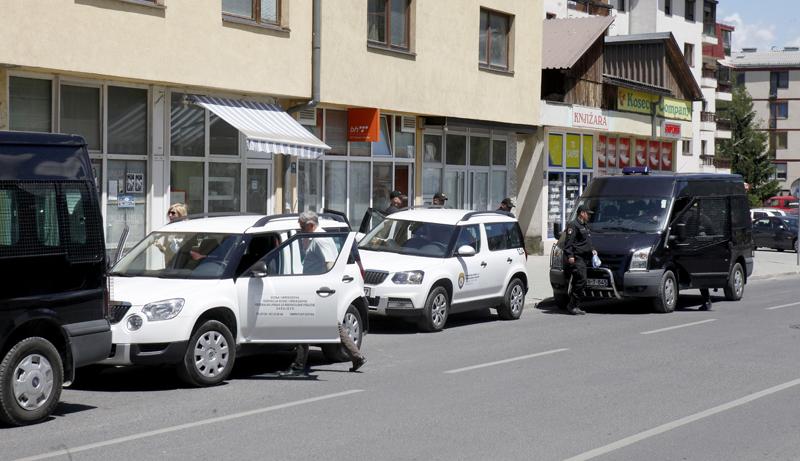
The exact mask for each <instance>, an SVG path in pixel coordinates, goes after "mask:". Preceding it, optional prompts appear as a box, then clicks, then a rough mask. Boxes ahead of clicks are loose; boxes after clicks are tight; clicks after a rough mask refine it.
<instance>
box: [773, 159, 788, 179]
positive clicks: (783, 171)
mask: <svg viewBox="0 0 800 461" xmlns="http://www.w3.org/2000/svg"><path fill="white" fill-rule="evenodd" d="M787 177H788V167H787V165H786V164H785V163H776V164H775V179H777V180H778V181H786V178H787Z"/></svg>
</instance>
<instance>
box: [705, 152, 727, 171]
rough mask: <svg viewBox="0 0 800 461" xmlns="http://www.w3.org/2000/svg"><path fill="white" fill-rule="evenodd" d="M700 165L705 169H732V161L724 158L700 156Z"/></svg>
mask: <svg viewBox="0 0 800 461" xmlns="http://www.w3.org/2000/svg"><path fill="white" fill-rule="evenodd" d="M700 162H701V163H700V164H701V165H703V166H704V167H714V168H718V169H728V170H730V168H731V161H730V160H728V159H724V158H718V157H716V156H714V155H701V156H700Z"/></svg>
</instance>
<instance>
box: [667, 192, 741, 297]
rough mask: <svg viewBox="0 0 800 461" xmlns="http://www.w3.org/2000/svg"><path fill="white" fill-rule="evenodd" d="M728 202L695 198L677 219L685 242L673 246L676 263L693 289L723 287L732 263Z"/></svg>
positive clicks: (714, 198) (721, 198)
mask: <svg viewBox="0 0 800 461" xmlns="http://www.w3.org/2000/svg"><path fill="white" fill-rule="evenodd" d="M729 208H730V207H729V205H728V199H727V198H724V197H708V198H698V199H695V200H694V201H693V202H692V203H691V204H690V205H689V206H688V207H687V208H686V209H685V210H684V211H683V213H682V214H681V215H680V216H679V217H678V218H677V223H679V224H684V225H685V226H686V239H684V240H683V241H679V242H676V243H675V244H673V245H672V249H673V255H674V258H675V261H676V262H677V263H678V264H679V265H680V266H682V267H683V269H684V270H685V271H686V272H688V273H689V275H690V277H691V284H692V286H693V287H694V288H718V287H723V286H725V283H726V281H727V279H728V272H729V271H730V264H731V259H730V258H731V235H730V213H729Z"/></svg>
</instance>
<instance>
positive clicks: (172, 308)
mask: <svg viewBox="0 0 800 461" xmlns="http://www.w3.org/2000/svg"><path fill="white" fill-rule="evenodd" d="M333 218H337V216H336V215H326V214H323V215H321V216H320V227H321V228H323V229H325V230H326V232H317V233H312V234H301V233H298V230H299V226H298V223H297V219H298V215H278V216H227V217H215V218H204V219H195V220H187V221H180V222H175V223H171V224H168V225H166V226H164V227H162V228H161V229H159V230H158V231H155V232H153V233H151V234H150V235H148V236H147V237H145V238H144V239H143V240H142V241H141V242H139V243H138V244H137V245H136V247H134V248H133V249H132V250H131V251H130V252H129V253H128V254H127V255H126V256H125V257H123V258H122V259H121V260H120V261H119V262H118V263H117V264H116V265H115V266H114V268H113V269H112V271H111V273H110V274H109V275H110V276H111V277H112V278H111V283H110V284H111V296H110V298H111V299H112V300H113V301H112V302H111V303H112V306H111V308H110V311H111V317H112V318H111V323H112V325H111V331H112V343H113V346H112V353H111V356H110V357H109V358H108V359H107V360H106V361H105V362H104V363H105V364H110V365H129V364H142V365H163V364H167V365H176V366H177V368H178V371H179V375H180V376H181V377H182V378H183V379H184V380H185V381H186V382H188V383H190V384H192V385H196V386H209V385H214V384H218V383H220V382H221V381H223V380H224V379H226V377H227V376H228V375H229V374H230V372H231V369H232V368H233V364H234V360H235V358H236V355H237V349H239V348H241V347H242V346H245V345H249V344H253V345H255V344H291V343H311V344H319V345H321V347H322V350H323V353H324V354H325V355H326V357H327V358H328V359H330V360H333V361H344V360H347V356H346V355H345V353H344V350H343V347H342V345H341V344H340V340H339V333H338V323H342V324H343V325H344V326H345V328H346V329H347V330H348V332H349V334H350V336H351V338H352V339H353V340H354V342H355V343H356V345H358V346H360V345H361V341H362V338H363V334H364V332H365V331H366V322H367V304H366V300H365V298H364V285H363V272H362V270H361V266H360V259H359V254H358V249H357V247H356V245H355V237H356V234H355V233H353V232H349V226H348V224H347V223H346V220H336V219H333ZM343 221H344V222H343ZM311 239H326V240H327V242H322V241H320V243H322V244H325V245H326V246H328V247H329V248H330V246H331V245H335V248H336V251H337V252H338V254H337V259H336V263H335V264H334V265H333V267H332V268H331V269H330V270H329V271H328V272H325V273H320V272H322V271H324V270H325V269H326V268H325V267H323V268H322V269H321V270H316V271H312V270H311V269H310V268H309V267H306V271H305V273H304V270H303V259H302V254H303V253H304V251H303V249H304V248H307V245H309V244H310V243H311ZM307 266H308V265H307ZM317 266H318V265H317ZM309 272H312V273H309Z"/></svg>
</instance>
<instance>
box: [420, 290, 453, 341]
mask: <svg viewBox="0 0 800 461" xmlns="http://www.w3.org/2000/svg"><path fill="white" fill-rule="evenodd" d="M449 313H450V297H449V296H448V295H447V290H446V289H445V288H444V287H442V286H438V287H434V288H433V289H432V290H431V292H430V293H429V294H428V299H426V300H425V308H424V309H422V318H421V319H419V321H418V322H417V325H418V327H419V329H420V330H422V331H426V332H433V331H441V330H442V328H444V324H445V323H447V316H448V314H449Z"/></svg>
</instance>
